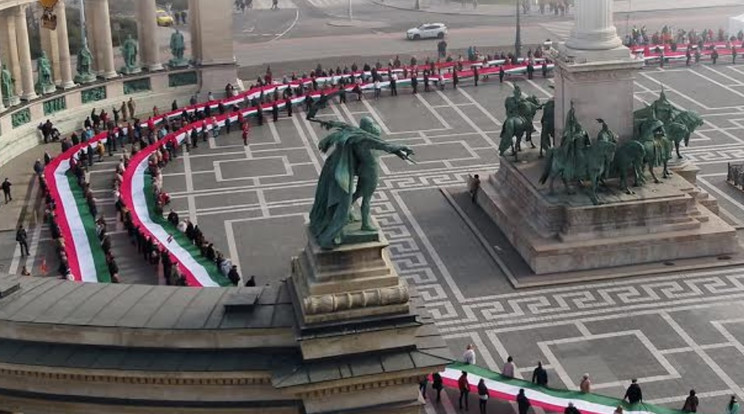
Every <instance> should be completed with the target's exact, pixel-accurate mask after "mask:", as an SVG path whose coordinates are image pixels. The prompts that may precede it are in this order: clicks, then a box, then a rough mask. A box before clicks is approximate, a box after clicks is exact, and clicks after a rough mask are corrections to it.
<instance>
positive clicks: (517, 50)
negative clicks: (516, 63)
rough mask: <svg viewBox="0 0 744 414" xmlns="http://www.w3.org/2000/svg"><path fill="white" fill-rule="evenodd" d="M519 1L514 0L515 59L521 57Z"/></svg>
mask: <svg viewBox="0 0 744 414" xmlns="http://www.w3.org/2000/svg"><path fill="white" fill-rule="evenodd" d="M519 1H520V0H515V3H516V4H517V34H516V39H515V40H514V56H515V57H517V58H519V57H520V56H521V55H522V25H521V22H520V20H519V19H520V17H519Z"/></svg>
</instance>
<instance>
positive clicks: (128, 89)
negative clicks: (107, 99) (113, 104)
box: [124, 78, 152, 95]
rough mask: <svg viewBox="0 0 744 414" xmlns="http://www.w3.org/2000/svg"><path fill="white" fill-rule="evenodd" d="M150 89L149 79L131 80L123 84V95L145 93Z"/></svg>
mask: <svg viewBox="0 0 744 414" xmlns="http://www.w3.org/2000/svg"><path fill="white" fill-rule="evenodd" d="M150 89H152V87H151V86H150V78H141V79H133V80H130V81H125V82H124V95H131V94H133V93H137V92H145V91H149V90H150Z"/></svg>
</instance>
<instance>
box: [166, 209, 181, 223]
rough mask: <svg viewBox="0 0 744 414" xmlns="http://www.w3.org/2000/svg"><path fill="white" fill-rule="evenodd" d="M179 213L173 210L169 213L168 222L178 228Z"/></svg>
mask: <svg viewBox="0 0 744 414" xmlns="http://www.w3.org/2000/svg"><path fill="white" fill-rule="evenodd" d="M178 221H179V220H178V213H176V212H175V211H173V210H171V211H170V213H168V222H169V223H170V224H172V225H174V226H178Z"/></svg>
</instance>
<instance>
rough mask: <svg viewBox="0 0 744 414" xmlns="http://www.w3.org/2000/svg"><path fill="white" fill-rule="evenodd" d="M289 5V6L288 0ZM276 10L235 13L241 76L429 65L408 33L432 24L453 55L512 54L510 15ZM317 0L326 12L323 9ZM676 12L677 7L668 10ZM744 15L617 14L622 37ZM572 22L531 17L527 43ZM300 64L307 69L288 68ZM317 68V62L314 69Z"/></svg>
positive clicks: (735, 10) (305, 2) (359, 0)
mask: <svg viewBox="0 0 744 414" xmlns="http://www.w3.org/2000/svg"><path fill="white" fill-rule="evenodd" d="M288 1H289V0H288ZM291 1H293V3H292V4H288V7H285V8H282V9H280V10H278V11H272V10H266V9H258V10H251V11H249V12H248V13H246V14H245V15H237V14H236V15H235V16H234V17H235V36H234V40H235V54H236V57H237V59H238V62H239V64H240V65H241V66H242V67H243V69H242V71H241V77H242V78H243V79H250V78H252V77H253V75H254V74H257V73H259V72H260V71H261V68H265V66H266V65H267V64H271V65H272V67H277V68H281V69H282V71H285V70H286V71H294V70H307V67H308V66H307V65H306V64H305V62H308V63H312V62H316V61H320V62H323V63H325V64H326V66H328V65H333V66H336V65H341V66H343V65H344V64H350V63H347V62H353V61H357V63H361V62H363V61H369V62H374V60H377V59H381V60H382V61H383V62H385V61H387V59H388V58H390V57H392V56H394V55H396V54H399V55H401V58H405V59H407V58H408V57H409V56H411V55H415V56H417V57H418V58H419V59H421V60H422V59H424V58H425V56H433V55H434V54H435V50H436V41H435V40H431V41H430V40H424V41H417V42H412V41H407V40H405V39H404V36H403V33H404V31H405V30H406V29H408V28H411V27H414V26H417V25H419V24H421V23H422V22H426V21H442V22H445V23H446V24H447V25H448V27H449V28H450V30H449V34H448V37H447V42H448V43H449V47H450V49H451V50H456V49H460V50H462V49H465V48H467V47H468V46H470V45H475V46H477V47H479V48H480V49H481V50H484V51H491V50H502V49H511V48H513V44H514V32H515V27H514V21H513V18H510V17H494V16H477V15H475V16H473V15H443V14H433V13H424V12H415V11H407V10H397V9H392V8H389V7H385V6H380V5H377V4H374V3H372V2H370V1H369V0H353V1H354V3H353V10H354V17H355V19H357V20H358V21H359V22H361V23H357V24H355V25H351V26H343V27H339V26H338V25H339V24H341V23H342V22H343V21H344V19H343V14H344V13H346V12H347V8H346V7H347V3H346V1H345V0H291ZM319 2H326V3H325V4H326V6H324V7H317V6H318V3H319ZM670 7H673V6H670ZM742 13H744V7H743V6H738V7H708V8H700V9H687V10H669V11H655V12H635V13H632V14H631V15H630V16H628V13H625V12H619V13H616V15H615V23H616V25H617V26H618V32H619V33H620V34H621V35H624V33H625V32H626V26H630V27H632V26H633V25H637V26H639V27H640V26H644V25H645V26H647V27H648V28H649V29H650V30H658V29H660V28H661V27H662V26H664V25H672V26H674V27H678V28H684V29H689V28H697V29H698V30H700V29H702V28H708V27H710V28H714V29H715V28H718V27H727V25H728V17H730V16H735V15H739V14H742ZM571 21H572V17H571V16H569V17H563V18H561V17H558V18H556V17H553V16H549V17H546V16H539V15H531V16H526V17H525V18H524V19H523V21H522V39H523V43H524V44H525V45H536V44H540V43H542V42H543V41H544V40H545V39H547V38H552V39H556V38H559V37H560V36H561V35H563V36H565V35H567V33H568V31H569V30H570V27H571ZM298 61H302V62H303V64H302V66H300V65H298V64H294V65H293V64H289V63H288V62H298ZM312 66H314V64H312Z"/></svg>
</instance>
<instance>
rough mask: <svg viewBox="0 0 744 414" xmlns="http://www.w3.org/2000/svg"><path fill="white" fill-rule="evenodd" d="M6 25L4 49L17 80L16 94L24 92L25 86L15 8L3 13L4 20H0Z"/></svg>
mask: <svg viewBox="0 0 744 414" xmlns="http://www.w3.org/2000/svg"><path fill="white" fill-rule="evenodd" d="M2 27H4V28H5V32H4V33H3V39H2V40H3V44H2V47H3V50H4V52H5V55H4V57H5V59H4V62H5V64H6V65H7V66H8V70H10V74H11V75H12V76H13V79H14V80H15V93H16V96H19V97H20V96H21V95H22V94H23V87H22V85H21V64H20V59H19V58H18V39H17V36H16V30H15V14H14V12H13V9H9V10H6V11H4V12H3V13H2V20H0V28H2Z"/></svg>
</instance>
